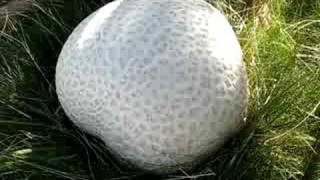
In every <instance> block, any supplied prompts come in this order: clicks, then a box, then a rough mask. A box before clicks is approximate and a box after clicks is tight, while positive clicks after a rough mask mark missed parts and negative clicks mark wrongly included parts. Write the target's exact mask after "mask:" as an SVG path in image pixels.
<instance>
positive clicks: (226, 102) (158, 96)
mask: <svg viewBox="0 0 320 180" xmlns="http://www.w3.org/2000/svg"><path fill="white" fill-rule="evenodd" d="M56 87H57V94H58V97H59V100H60V102H61V105H62V107H63V109H64V110H65V112H66V114H67V115H68V117H69V118H70V119H71V120H72V121H73V122H74V123H75V124H76V125H78V126H79V127H81V128H83V129H84V130H86V131H88V132H89V133H91V134H93V135H96V136H98V137H100V138H101V139H102V140H103V141H104V142H105V143H106V145H107V147H108V148H110V150H111V152H112V153H113V154H114V156H115V157H117V158H118V159H121V160H125V161H126V162H128V163H131V164H134V165H135V166H136V167H138V168H141V169H143V170H147V171H151V172H155V173H171V172H175V171H177V170H179V169H184V170H189V169H192V168H194V167H195V166H196V165H198V164H199V163H200V162H202V161H203V160H204V159H205V158H206V157H208V156H209V155H212V153H213V152H214V151H216V150H217V149H218V148H219V147H221V145H222V144H223V143H224V142H225V141H226V140H227V139H228V137H229V136H232V135H233V134H234V133H235V132H237V131H239V130H240V128H241V127H242V126H243V125H244V124H245V120H244V113H245V111H246V106H247V80H246V72H245V67H244V65H243V62H242V53H241V49H240V45H239V43H238V41H237V38H236V36H235V33H234V32H233V30H232V27H231V26H230V24H229V23H228V21H227V19H226V18H225V17H224V16H223V15H222V14H221V13H220V12H218V10H216V9H215V8H214V7H212V6H211V5H210V4H208V3H207V2H205V1H203V0H117V1H114V2H112V3H110V4H108V5H106V6H104V7H102V8H100V9H99V10H97V11H96V12H95V13H93V14H92V15H90V16H89V17H88V18H86V19H85V20H84V21H83V22H81V23H80V24H79V25H78V27H77V28H76V29H75V30H74V32H73V33H72V34H71V35H70V37H69V39H68V40H67V42H66V44H65V45H64V47H63V49H62V52H61V54H60V57H59V60H58V64H57V68H56Z"/></svg>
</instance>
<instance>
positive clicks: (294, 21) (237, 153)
mask: <svg viewBox="0 0 320 180" xmlns="http://www.w3.org/2000/svg"><path fill="white" fill-rule="evenodd" d="M208 1H210V0H208ZM210 2H211V3H214V4H215V5H216V6H217V7H219V9H220V10H221V11H223V12H224V13H225V14H226V15H227V17H228V18H229V20H230V22H231V23H232V25H233V26H234V28H235V31H236V32H237V34H238V37H239V40H240V42H241V45H242V49H243V52H244V57H245V58H244V60H245V62H246V65H247V72H248V75H249V84H250V106H249V113H248V120H249V121H250V122H251V123H250V125H249V126H248V127H247V128H245V129H244V130H243V132H241V133H240V134H239V135H238V136H236V137H234V138H233V139H232V140H230V141H229V142H228V143H227V144H226V145H225V147H224V148H222V149H221V151H219V152H218V153H217V154H215V155H214V156H212V159H210V160H209V161H208V162H207V163H206V164H202V165H201V166H200V167H199V168H198V169H197V170H196V171H195V172H194V173H193V174H183V173H181V174H177V175H176V176H166V177H155V176H152V175H146V174H144V173H141V172H134V171H131V170H129V169H126V168H124V167H122V166H121V165H120V164H118V163H117V162H116V161H114V160H113V159H112V157H110V156H109V155H108V153H107V152H105V151H104V150H102V149H103V144H102V143H101V142H100V141H99V140H98V139H96V138H94V137H91V136H90V135H88V134H86V133H84V132H82V131H81V130H80V129H78V128H77V127H75V126H74V125H73V124H72V123H71V122H70V121H69V120H68V118H67V117H66V116H65V114H64V113H63V111H62V109H61V107H60V106H59V102H58V100H57V97H56V94H55V89H54V88H55V87H54V70H55V64H56V61H57V57H58V55H59V52H60V49H61V47H62V45H63V43H64V42H65V40H66V38H67V37H68V35H69V34H70V33H71V32H72V29H73V28H74V27H75V25H76V24H78V23H79V22H80V21H81V20H82V19H83V18H84V17H86V16H87V15H88V14H90V13H91V12H93V11H94V10H95V9H97V8H98V7H100V6H102V4H104V3H106V1H104V2H103V1H102V0H100V1H98V0H91V1H83V0H68V1H63V0H37V1H32V5H31V6H30V7H28V8H26V9H24V10H20V11H19V12H18V13H14V14H10V16H7V15H2V14H1V13H0V15H1V18H0V24H1V26H0V27H1V31H0V82H1V83H0V179H4V180H13V179H14V180H15V179H17V180H18V179H30V180H33V179H46V180H47V179H48V180H50V179H52V180H56V179H74V180H78V179H79V180H82V179H97V180H102V179H119V178H122V179H204V180H205V179H220V180H224V179H232V180H233V179H275V180H278V179H279V180H280V179H305V180H317V179H320V156H319V154H318V153H319V151H320V142H319V140H318V139H319V138H320V130H319V129H320V117H319V116H320V31H319V30H320V0H256V1H254V0H252V1H249V0H246V1H245V0H242V1H241V0H218V1H216V2H214V1H212V0H211V1H210Z"/></svg>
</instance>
